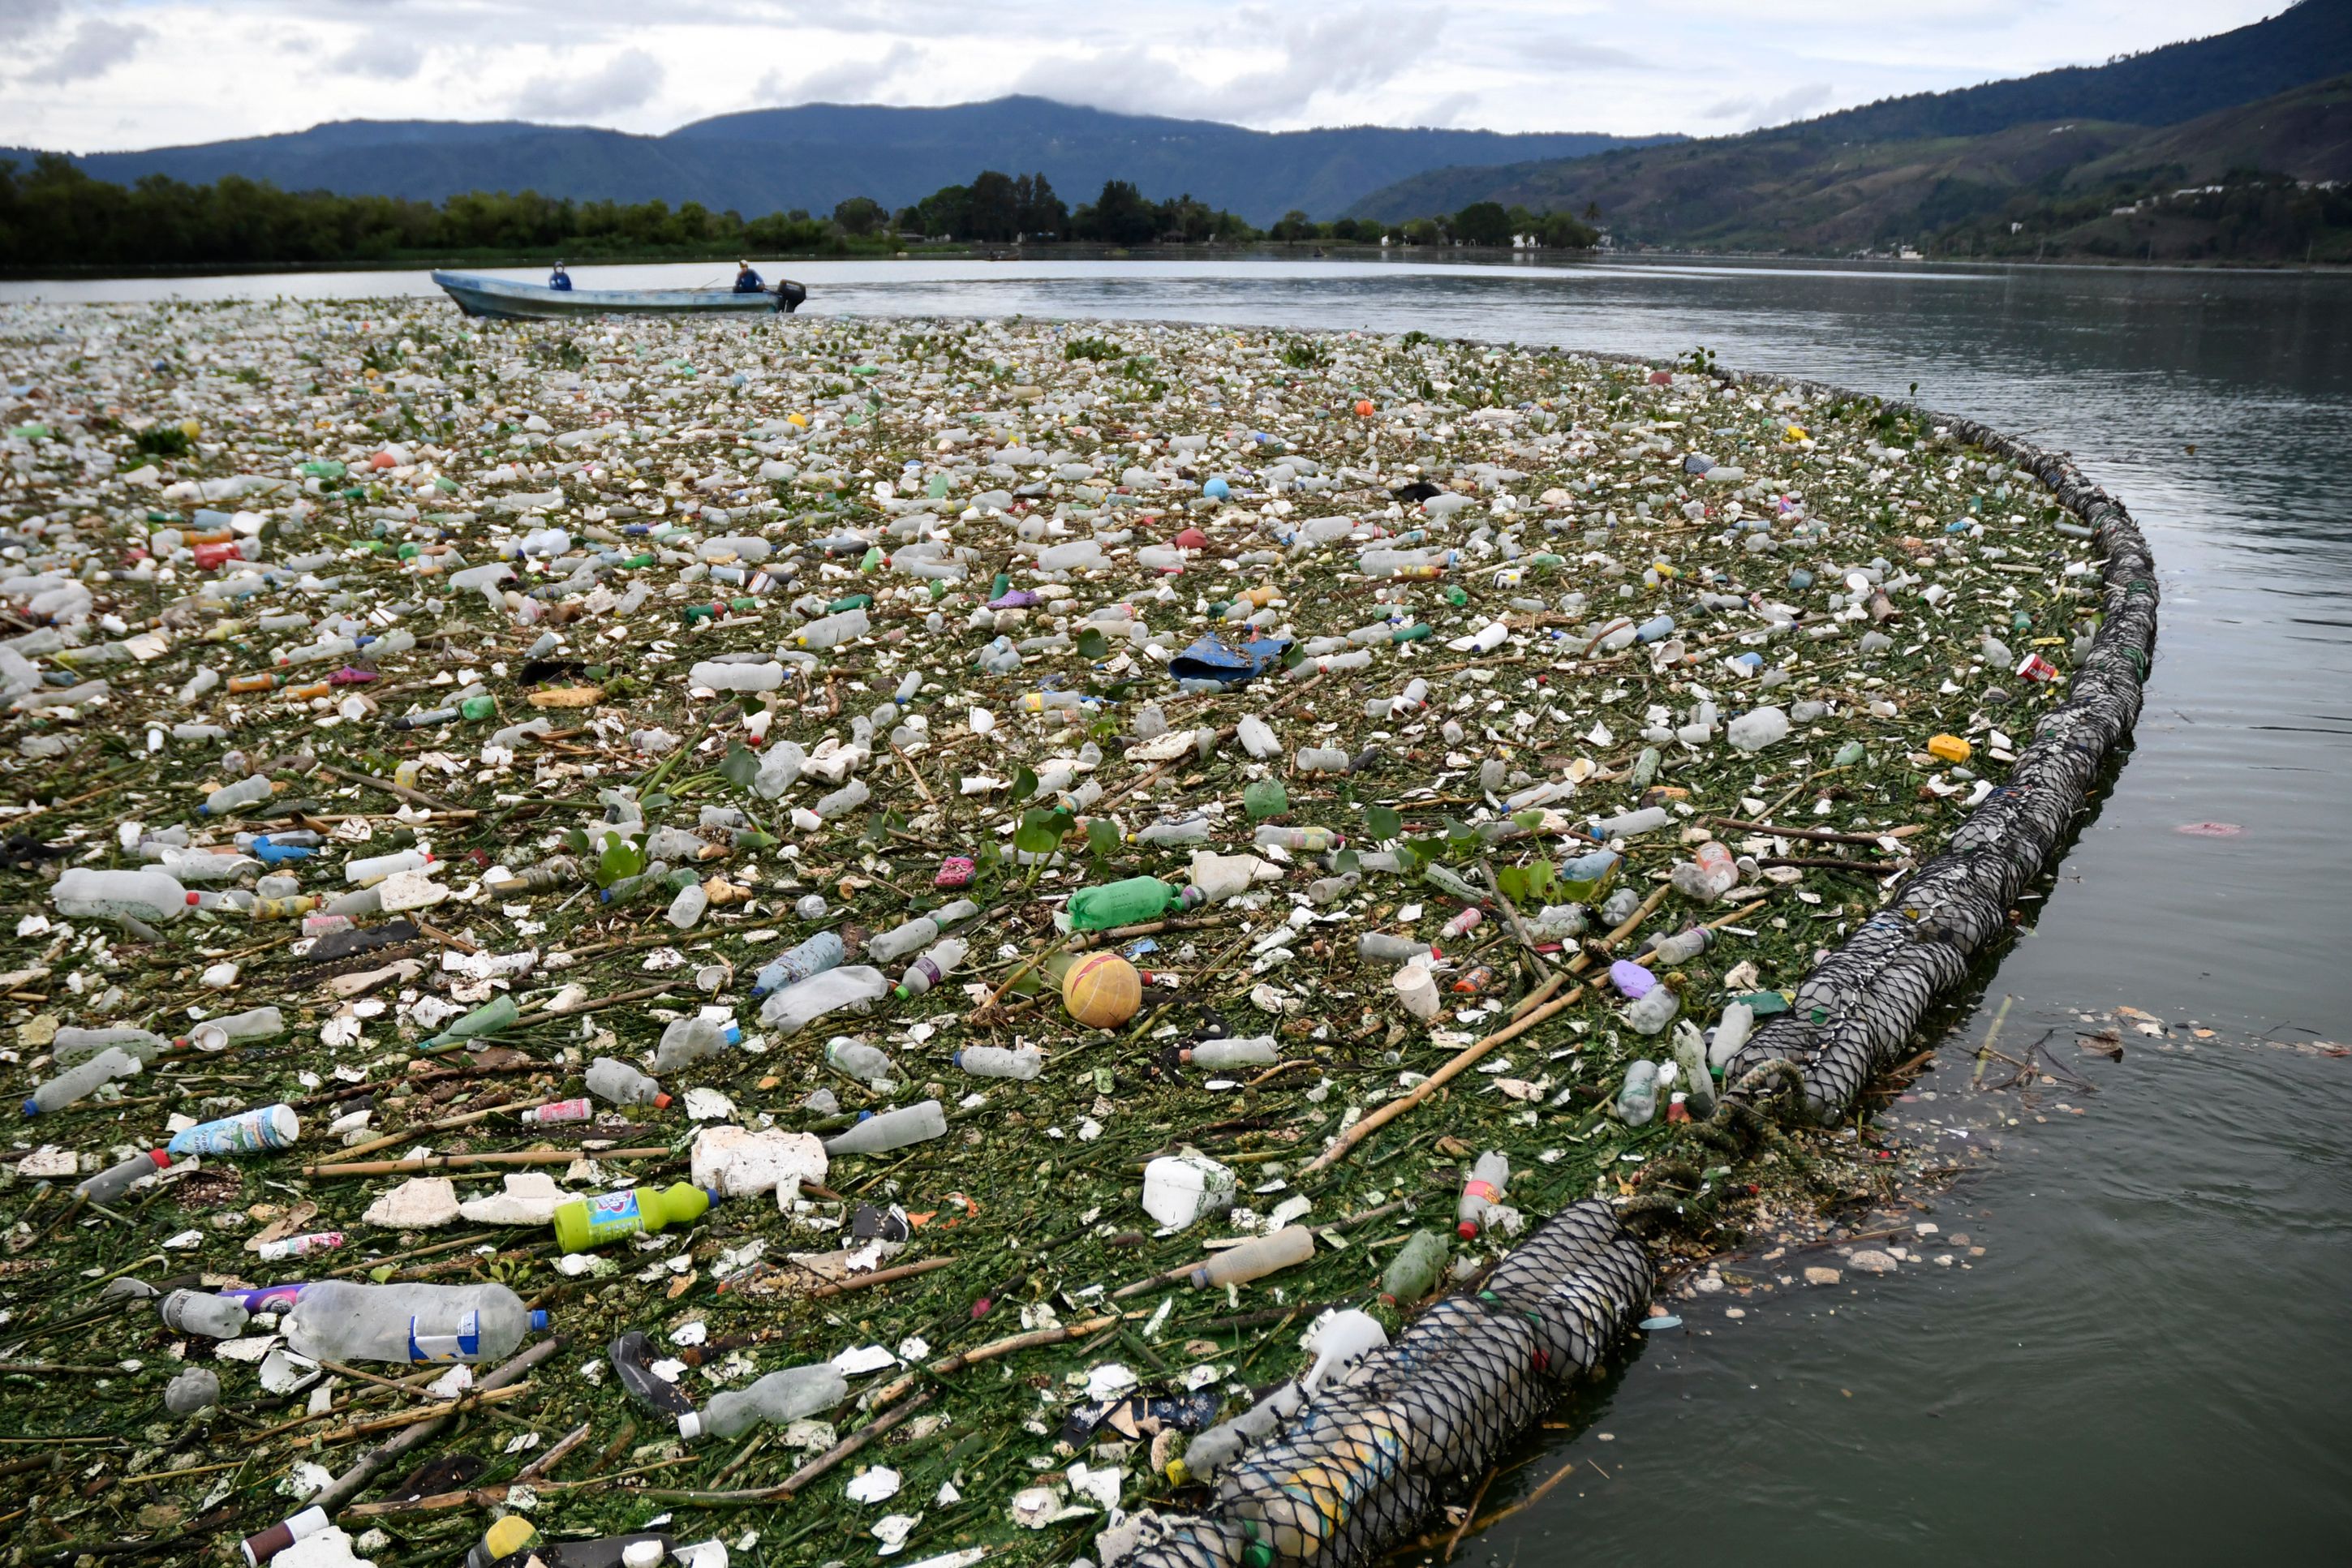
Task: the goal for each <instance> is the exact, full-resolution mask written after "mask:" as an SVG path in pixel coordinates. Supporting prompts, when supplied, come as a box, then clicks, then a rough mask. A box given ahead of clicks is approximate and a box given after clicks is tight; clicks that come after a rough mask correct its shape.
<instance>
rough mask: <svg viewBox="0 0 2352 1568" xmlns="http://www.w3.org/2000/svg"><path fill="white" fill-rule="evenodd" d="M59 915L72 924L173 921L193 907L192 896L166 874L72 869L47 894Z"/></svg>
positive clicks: (79, 867) (193, 896)
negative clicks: (125, 918)
mask: <svg viewBox="0 0 2352 1568" xmlns="http://www.w3.org/2000/svg"><path fill="white" fill-rule="evenodd" d="M49 896H50V899H51V902H52V904H54V906H55V907H56V909H57V912H58V914H59V915H66V916H68V917H69V918H71V919H76V920H111V919H113V918H115V917H116V916H118V915H131V916H132V917H134V918H136V919H140V920H154V921H165V920H177V919H178V918H179V917H180V916H181V915H185V914H186V913H187V912H188V911H189V910H190V909H191V908H193V907H194V905H195V902H196V895H195V894H193V893H190V892H189V891H188V890H187V889H186V888H184V887H183V886H181V885H180V881H179V879H178V878H177V877H174V876H173V875H172V874H171V873H169V872H162V871H99V870H95V869H93V868H91V867H89V866H75V867H73V868H72V869H71V870H69V871H68V872H67V873H65V874H64V875H63V876H60V877H59V878H58V880H57V884H56V885H55V886H54V887H53V888H52V889H51V890H50V894H49Z"/></svg>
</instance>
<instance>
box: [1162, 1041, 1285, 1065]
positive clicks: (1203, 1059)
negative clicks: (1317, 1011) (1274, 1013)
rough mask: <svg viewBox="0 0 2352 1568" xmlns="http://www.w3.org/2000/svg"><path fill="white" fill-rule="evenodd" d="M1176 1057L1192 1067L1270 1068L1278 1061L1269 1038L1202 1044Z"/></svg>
mask: <svg viewBox="0 0 2352 1568" xmlns="http://www.w3.org/2000/svg"><path fill="white" fill-rule="evenodd" d="M1179 1054H1180V1056H1181V1060H1182V1061H1185V1062H1187V1063H1189V1064H1190V1065H1192V1066H1193V1067H1272V1066H1273V1065H1274V1064H1275V1063H1276V1062H1277V1061H1281V1060H1282V1057H1281V1053H1280V1052H1279V1051H1277V1050H1276V1047H1275V1043H1274V1036H1272V1035H1270V1034H1262V1035H1259V1036H1257V1037H1255V1039H1251V1040H1202V1042H1201V1043H1200V1044H1198V1045H1194V1046H1188V1047H1186V1048H1185V1049H1184V1050H1183V1051H1181V1052H1180V1053H1179Z"/></svg>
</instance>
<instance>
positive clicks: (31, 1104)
mask: <svg viewBox="0 0 2352 1568" xmlns="http://www.w3.org/2000/svg"><path fill="white" fill-rule="evenodd" d="M40 1113H41V1103H40V1102H39V1101H37V1100H27V1101H26V1102H25V1114H26V1115H27V1116H37V1115H39V1114H40Z"/></svg>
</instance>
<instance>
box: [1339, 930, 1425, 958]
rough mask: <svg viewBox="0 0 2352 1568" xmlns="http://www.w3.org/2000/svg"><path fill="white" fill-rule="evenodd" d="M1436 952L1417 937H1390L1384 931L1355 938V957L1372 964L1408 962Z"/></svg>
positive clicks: (1372, 932)
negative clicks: (1368, 960) (1367, 960)
mask: <svg viewBox="0 0 2352 1568" xmlns="http://www.w3.org/2000/svg"><path fill="white" fill-rule="evenodd" d="M1436 951H1437V949H1436V948H1434V947H1433V946H1430V945H1429V944H1428V943H1426V942H1424V941H1423V940H1422V939H1421V938H1420V937H1418V936H1390V935H1389V934H1388V933H1387V932H1385V931H1367V932H1365V933H1364V934H1363V935H1362V936H1359V937H1357V938H1356V956H1358V957H1359V958H1366V959H1370V960H1371V961H1372V962H1374V963H1381V964H1393V963H1399V962H1409V961H1411V960H1412V959H1414V958H1426V957H1429V956H1431V955H1432V954H1433V953H1435V952H1436Z"/></svg>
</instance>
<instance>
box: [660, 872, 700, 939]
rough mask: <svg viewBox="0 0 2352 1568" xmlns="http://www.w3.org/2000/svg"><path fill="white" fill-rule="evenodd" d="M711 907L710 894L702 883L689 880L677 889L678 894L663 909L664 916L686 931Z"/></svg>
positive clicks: (672, 923)
mask: <svg viewBox="0 0 2352 1568" xmlns="http://www.w3.org/2000/svg"><path fill="white" fill-rule="evenodd" d="M709 907H710V894H707V893H705V892H704V891H703V890H702V884H701V883H698V882H689V883H687V884H686V885H685V886H684V887H681V888H679V889H678V890H677V897H675V898H673V899H671V900H670V901H669V907H668V908H667V909H665V910H663V911H662V918H663V919H664V920H667V921H668V922H669V923H670V924H671V925H674V926H676V927H677V929H679V930H680V931H684V930H687V929H688V928H689V927H691V926H692V925H694V923H695V922H696V921H698V920H699V919H701V918H702V912H703V911H704V910H706V909H708V908H709Z"/></svg>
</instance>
